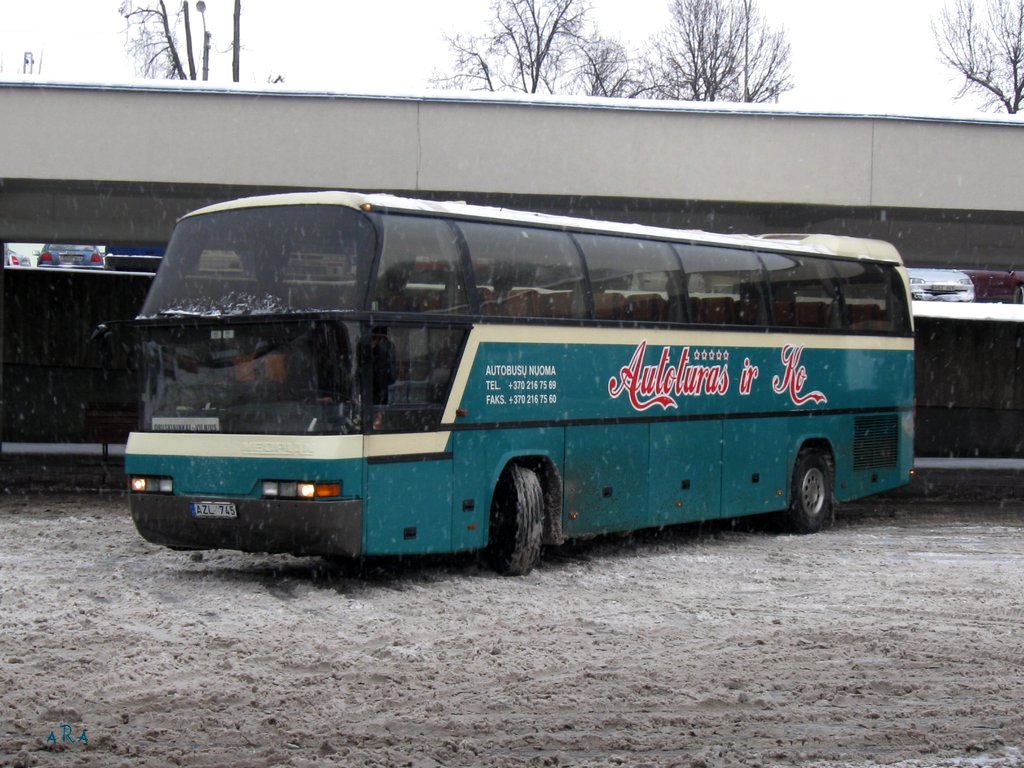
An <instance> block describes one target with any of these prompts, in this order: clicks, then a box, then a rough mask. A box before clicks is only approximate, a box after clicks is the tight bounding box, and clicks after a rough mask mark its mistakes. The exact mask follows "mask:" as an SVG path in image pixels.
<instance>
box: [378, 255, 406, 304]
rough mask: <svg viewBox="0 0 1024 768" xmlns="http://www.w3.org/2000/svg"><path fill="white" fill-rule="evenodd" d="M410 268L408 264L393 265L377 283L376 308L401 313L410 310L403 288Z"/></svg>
mask: <svg viewBox="0 0 1024 768" xmlns="http://www.w3.org/2000/svg"><path fill="white" fill-rule="evenodd" d="M411 270H412V267H411V265H410V264H408V263H404V262H403V263H399V264H393V265H392V266H390V267H388V268H387V270H385V272H384V273H383V274H382V275H381V277H380V280H379V281H378V282H377V307H378V309H382V310H384V311H387V312H403V311H407V310H409V309H411V307H409V306H408V305H409V299H408V296H407V295H406V291H405V287H406V285H407V284H408V282H409V274H410V272H411Z"/></svg>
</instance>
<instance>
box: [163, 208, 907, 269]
mask: <svg viewBox="0 0 1024 768" xmlns="http://www.w3.org/2000/svg"><path fill="white" fill-rule="evenodd" d="M282 205H336V206H344V207H346V208H353V209H357V210H363V211H367V212H369V211H397V212H404V213H431V214H435V215H438V216H444V217H447V218H457V219H474V220H481V221H492V222H503V223H518V224H531V225H534V226H541V227H546V228H553V229H563V230H565V229H567V230H574V231H583V232H596V233H608V234H617V235H632V236H636V237H646V238H655V239H663V240H674V241H682V242H689V243H707V244H709V245H719V246H732V247H734V248H736V247H738V248H752V249H759V250H765V248H766V245H767V244H768V243H770V245H767V247H768V248H770V250H774V251H789V252H800V253H814V254H819V255H828V256H838V257H842V258H850V259H865V260H870V261H884V262H890V263H895V264H902V260H901V258H900V255H899V252H898V251H897V250H896V248H895V247H894V246H893V245H891V244H890V243H887V242H885V241H882V240H871V239H868V238H860V237H843V236H838V235H821V234H771V235H760V236H754V235H722V234H716V233H711V232H704V231H700V230H684V229H669V228H666V227H653V226H647V225H644V224H627V223H622V222H615V221H602V220H598V219H581V218H576V217H572V216H556V215H553V214H546V213H533V212H529V211H520V210H514V209H509V208H495V207H491V206H482V205H471V204H469V203H463V202H458V201H448V202H437V201H431V200H419V199H415V198H407V197H398V196H395V195H388V194H363V193H359V192H342V191H333V192H290V193H284V194H277V195H259V196H256V197H244V198H240V199H237V200H229V201H227V202H223V203H216V204H214V205H209V206H206V207H204V208H200V209H199V210H196V211H192V212H191V213H188V214H186V215H185V216H183V217H182V218H188V217H191V216H200V215H204V214H207V213H217V212H221V211H230V210H237V209H242V208H266V207H274V206H282Z"/></svg>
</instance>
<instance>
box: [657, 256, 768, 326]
mask: <svg viewBox="0 0 1024 768" xmlns="http://www.w3.org/2000/svg"><path fill="white" fill-rule="evenodd" d="M675 248H676V251H677V252H678V253H679V258H680V259H681V260H682V263H683V270H684V271H685V273H686V274H685V282H686V293H687V296H688V297H689V303H690V320H691V322H694V323H698V324H706V325H763V324H765V323H766V322H767V303H766V300H765V295H766V294H765V291H766V285H765V281H764V271H763V269H762V266H761V262H760V260H759V259H758V258H757V255H756V254H754V253H752V252H750V251H739V250H735V249H732V248H716V247H712V246H706V245H694V244H684V243H678V244H676V246H675Z"/></svg>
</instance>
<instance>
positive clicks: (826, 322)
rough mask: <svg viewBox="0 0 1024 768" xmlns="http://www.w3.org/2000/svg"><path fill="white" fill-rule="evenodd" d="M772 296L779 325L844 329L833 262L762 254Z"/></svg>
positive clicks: (775, 317) (777, 254) (776, 320)
mask: <svg viewBox="0 0 1024 768" xmlns="http://www.w3.org/2000/svg"><path fill="white" fill-rule="evenodd" d="M761 258H762V260H763V261H764V264H765V268H766V269H767V270H768V281H769V286H770V288H771V292H772V308H773V314H774V318H773V320H774V323H775V325H780V326H785V327H798V328H842V327H843V324H844V323H843V317H842V313H841V304H840V301H839V295H840V292H839V283H838V280H837V278H836V273H835V270H834V269H833V268H832V264H831V260H829V259H822V258H813V257H806V256H797V255H790V254H781V253H762V254H761Z"/></svg>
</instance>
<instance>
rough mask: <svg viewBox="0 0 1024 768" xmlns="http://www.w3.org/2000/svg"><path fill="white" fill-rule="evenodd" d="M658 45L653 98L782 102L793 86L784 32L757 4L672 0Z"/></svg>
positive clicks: (750, 1) (655, 43)
mask: <svg viewBox="0 0 1024 768" xmlns="http://www.w3.org/2000/svg"><path fill="white" fill-rule="evenodd" d="M669 10H670V12H671V14H672V21H671V23H670V25H669V27H668V28H667V29H666V30H665V31H663V32H662V33H661V34H660V35H659V36H657V37H656V38H655V39H654V41H653V43H652V53H651V59H652V64H651V68H652V70H653V72H654V75H653V77H654V82H653V84H652V89H653V94H654V95H655V96H657V97H660V98H666V99H683V100H689V101H744V102H766V101H776V100H778V98H779V96H780V95H781V94H783V93H785V92H786V91H788V90H791V89H792V88H793V80H792V76H791V74H790V47H789V42H788V41H787V39H786V34H785V31H784V30H781V29H779V30H776V29H771V28H770V27H769V26H768V25H767V23H766V22H765V20H764V19H763V18H762V16H761V13H760V10H759V9H758V7H757V3H756V2H755V0H672V3H671V5H670V6H669Z"/></svg>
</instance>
